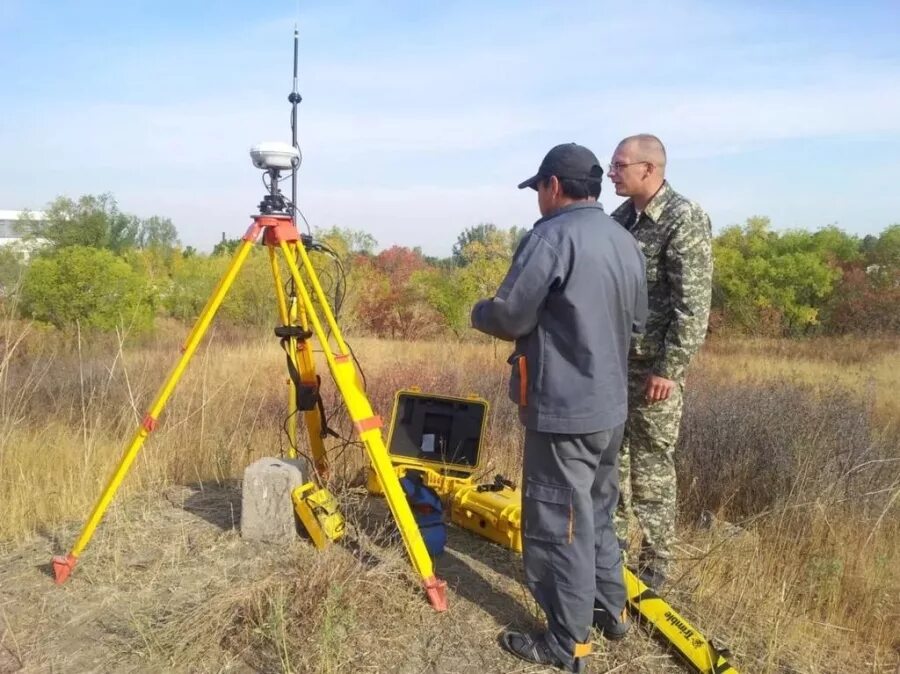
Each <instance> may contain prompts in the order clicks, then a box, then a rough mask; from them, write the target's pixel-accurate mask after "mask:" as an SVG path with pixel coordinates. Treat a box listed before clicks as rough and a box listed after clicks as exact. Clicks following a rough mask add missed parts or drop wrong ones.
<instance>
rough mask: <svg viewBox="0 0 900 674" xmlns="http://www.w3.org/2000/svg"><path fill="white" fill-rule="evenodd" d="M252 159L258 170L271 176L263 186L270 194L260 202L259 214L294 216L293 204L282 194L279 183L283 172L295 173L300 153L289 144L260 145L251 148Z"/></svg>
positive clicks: (264, 180)
mask: <svg viewBox="0 0 900 674" xmlns="http://www.w3.org/2000/svg"><path fill="white" fill-rule="evenodd" d="M250 159H252V160H253V165H254V166H255V167H256V168H258V169H263V170H264V171H265V172H266V174H267V175H268V176H269V181H268V183H266V179H265V176H264V177H263V184H265V185H266V187H267V188H268V189H269V193H268V194H267V195H266V196H264V197H263V200H262V201H261V202H259V212H260V213H262V214H263V215H272V214H275V213H279V214H285V215H293V204H292V203H291V202H290V201H288V200H287V199H286V198H285V197H284V195H283V194H282V193H281V189H280V188H279V187H278V183H279V181H280V180H281V172H282V171H295V170H296V168H297V166H298V165H299V164H300V151H299V150H298V149H297V148H296V147H294V146H293V145H288V144H287V143H259V144H258V145H254V146H253V147H252V148H250Z"/></svg>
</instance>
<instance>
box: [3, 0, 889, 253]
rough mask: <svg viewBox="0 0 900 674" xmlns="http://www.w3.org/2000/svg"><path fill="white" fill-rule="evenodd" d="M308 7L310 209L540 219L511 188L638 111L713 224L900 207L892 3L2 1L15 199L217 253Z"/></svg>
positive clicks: (6, 170)
mask: <svg viewBox="0 0 900 674" xmlns="http://www.w3.org/2000/svg"><path fill="white" fill-rule="evenodd" d="M295 22H298V24H299V28H300V32H301V45H300V87H299V88H300V93H301V94H302V96H303V99H304V100H303V103H301V105H300V109H299V122H300V128H299V131H300V141H301V146H302V149H303V152H304V162H303V165H302V167H301V173H300V194H299V197H300V198H299V201H300V206H301V208H302V210H303V211H304V213H305V214H306V216H307V217H308V219H309V220H310V221H311V223H312V224H313V226H314V227H316V226H317V227H329V226H331V225H340V226H343V227H350V228H353V229H362V230H366V231H369V232H370V233H372V234H373V235H374V236H375V238H376V239H377V240H378V242H379V244H380V246H382V247H386V246H389V245H392V244H401V245H408V246H421V247H422V248H423V249H424V250H425V252H427V253H431V254H435V255H446V254H448V253H449V251H450V247H451V245H452V243H453V241H454V240H455V239H456V236H457V234H458V233H459V232H460V231H461V230H462V229H463V228H465V227H467V226H470V225H475V224H477V223H479V222H486V221H487V222H494V223H496V224H498V225H500V226H503V227H508V226H512V225H519V226H528V225H530V223H531V222H533V221H534V220H535V219H536V217H537V205H536V199H535V196H534V193H533V192H531V191H530V190H524V191H521V192H520V191H518V190H516V188H515V185H516V184H517V183H518V182H519V181H520V180H522V179H524V178H525V177H527V176H529V175H531V174H532V173H533V172H534V170H535V169H536V167H537V165H538V163H539V162H540V159H541V158H542V156H543V155H544V153H545V152H546V150H547V149H549V148H550V147H551V146H553V145H555V144H556V143H559V142H568V141H576V142H579V143H582V144H584V145H587V146H588V147H590V148H592V149H593V150H594V151H595V152H596V154H597V155H598V157H600V159H601V161H602V162H603V163H604V164H606V163H607V162H608V160H609V157H610V155H611V154H612V151H613V149H614V148H615V145H616V143H617V141H618V140H619V139H620V138H622V137H623V136H626V135H629V134H632V133H638V132H651V133H656V134H657V135H659V136H660V137H661V138H662V140H663V141H664V142H665V143H666V145H667V148H668V150H669V171H668V177H669V179H670V181H671V182H672V184H673V185H674V187H675V188H676V189H678V190H679V191H681V192H683V193H684V194H686V195H688V196H690V197H691V198H694V199H696V200H697V201H698V202H700V203H701V205H703V206H704V207H705V208H706V209H707V211H709V213H710V215H711V217H712V220H713V224H714V227H715V228H716V229H721V228H722V227H725V226H727V225H731V224H735V223H739V222H743V221H744V220H745V219H746V218H747V217H749V216H751V215H768V216H770V217H771V218H772V221H773V224H774V226H775V227H776V228H779V229H785V228H789V227H805V228H811V229H814V228H818V227H821V226H823V225H827V224H832V223H836V224H837V225H838V226H840V227H842V228H843V229H845V230H847V231H850V232H853V233H857V234H867V233H878V232H879V231H881V230H882V229H884V227H886V226H887V225H889V224H891V223H893V222H900V188H898V185H897V177H898V176H900V3H897V2H893V1H891V2H889V1H884V2H861V3H858V4H857V5H855V6H853V7H851V6H850V4H849V3H843V2H830V1H827V0H820V1H817V2H811V1H810V2H807V1H805V0H803V1H797V2H790V3H785V2H774V1H772V2H770V1H757V2H734V1H731V2H729V1H724V0H719V1H718V2H716V1H704V0H689V1H686V2H680V1H677V0H671V1H669V2H665V1H663V0H650V1H648V2H643V3H624V2H619V3H610V2H601V1H594V2H579V1H578V0H570V1H569V2H566V3H549V2H541V3H537V2H535V3H528V2H499V1H497V2H491V3H487V2H483V1H482V2H474V1H473V2H468V1H465V2H442V3H423V2H413V1H409V2H388V1H386V0H385V1H382V2H375V1H369V0H347V1H346V2H309V1H305V2H299V3H298V2H296V0H290V1H284V2H279V1H276V0H272V1H270V2H267V3H250V2H227V1H221V2H208V1H207V2H186V1H182V2H169V1H167V0H154V1H153V2H149V1H146V2H145V1H134V2H127V1H124V0H123V2H120V3H107V2H103V3H101V2H95V1H93V0H86V1H82V2H49V1H45V2H40V3H38V2H28V1H27V0H0V148H2V154H3V157H4V161H3V162H2V163H0V208H6V209H17V208H32V209H39V208H41V207H42V206H44V205H46V203H47V202H48V201H50V200H51V199H53V198H54V197H55V196H58V195H61V194H64V195H69V196H77V195H80V194H86V193H100V192H112V193H113V194H114V195H115V196H116V198H117V199H118V201H119V204H120V207H121V208H122V209H123V210H125V211H128V212H133V213H136V214H138V215H141V216H149V215H153V214H158V215H163V216H168V217H171V218H172V220H173V221H174V222H175V224H176V226H177V227H178V230H179V233H180V235H181V239H182V241H183V242H184V243H185V244H189V245H193V246H195V247H198V248H200V249H205V250H208V249H210V248H211V247H212V245H213V244H214V243H215V242H216V241H217V240H218V239H219V237H220V236H221V233H222V232H226V234H227V235H228V236H237V235H239V234H241V233H242V232H243V231H244V230H245V228H246V225H247V222H248V215H249V214H250V213H252V212H254V211H255V208H256V204H257V203H258V202H259V200H260V198H261V196H262V194H263V192H262V187H261V184H260V175H259V172H258V171H257V170H256V169H254V168H253V167H252V165H251V163H250V160H249V156H248V150H249V147H250V146H251V145H253V144H254V143H256V142H259V141H263V140H289V139H290V127H289V113H290V106H289V104H288V103H287V100H286V97H287V94H288V93H289V91H290V88H291V55H292V31H293V26H294V23H295ZM601 201H602V202H603V203H604V205H605V206H606V208H607V209H608V210H611V209H612V208H613V207H615V206H616V205H617V204H618V203H619V199H618V198H617V197H616V196H615V194H614V192H613V190H612V189H611V186H610V185H609V183H606V185H605V187H604V192H603V194H602V195H601Z"/></svg>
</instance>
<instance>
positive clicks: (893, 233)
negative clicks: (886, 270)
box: [872, 223, 900, 267]
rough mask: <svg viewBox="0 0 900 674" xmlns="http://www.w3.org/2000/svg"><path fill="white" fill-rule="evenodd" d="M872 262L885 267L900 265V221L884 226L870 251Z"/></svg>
mask: <svg viewBox="0 0 900 674" xmlns="http://www.w3.org/2000/svg"><path fill="white" fill-rule="evenodd" d="M872 262H874V263H875V264H879V265H883V266H887V267H900V223H898V224H894V225H891V226H890V227H888V228H886V229H885V230H884V231H883V232H882V233H881V235H880V236H879V237H878V241H877V242H876V243H875V246H874V250H873V251H872Z"/></svg>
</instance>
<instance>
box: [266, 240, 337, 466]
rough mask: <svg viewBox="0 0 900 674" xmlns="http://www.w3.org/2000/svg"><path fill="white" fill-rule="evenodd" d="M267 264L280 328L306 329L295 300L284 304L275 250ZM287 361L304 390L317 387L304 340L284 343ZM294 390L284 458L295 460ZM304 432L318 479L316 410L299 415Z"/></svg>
mask: <svg viewBox="0 0 900 674" xmlns="http://www.w3.org/2000/svg"><path fill="white" fill-rule="evenodd" d="M268 250H269V264H270V265H271V267H272V279H273V280H274V282H275V294H276V296H277V298H278V315H279V317H280V318H281V323H282V325H298V323H299V325H300V327H301V328H303V329H304V330H308V329H309V325H308V323H307V320H306V314H305V312H302V310H301V312H300V315H299V316H298V306H297V299H296V297H291V298H290V301H289V300H288V297H287V295H286V294H285V292H284V283H283V282H282V277H281V269H280V268H279V266H278V257H277V256H276V254H275V249H274V247H272V246H269V248H268ZM288 358H290V359H291V362H292V363H293V365H294V367H295V368H296V369H297V371H298V372H299V373H300V380H301V381H302V382H303V384H305V385H307V386H316V387H318V384H319V382H318V379H317V378H316V368H315V364H314V362H313V357H312V352H311V350H310V348H309V343H308V342H307V341H306V340H302V341H298V340H297V338H295V337H291V338H290V339H289V341H288ZM296 413H297V390H296V388H295V387H294V386H293V382H291V388H290V392H289V394H288V415H289V416H288V439H289V441H290V447H289V448H288V456H289V457H290V458H292V459H293V458H295V457H296V456H297V414H296ZM303 417H304V421H305V422H306V428H307V431H308V433H309V445H310V448H311V449H312V460H313V463H314V464H315V469H316V471H317V472H318V473H319V474H320V475H325V474H327V472H328V462H327V460H326V457H325V443H324V442H323V441H322V420H321V419H320V417H319V414H318V411H317V410H316V409H312V410H305V411H304V412H303Z"/></svg>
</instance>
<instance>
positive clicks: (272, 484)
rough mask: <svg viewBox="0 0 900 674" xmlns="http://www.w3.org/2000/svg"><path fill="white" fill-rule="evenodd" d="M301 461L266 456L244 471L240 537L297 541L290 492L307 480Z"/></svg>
mask: <svg viewBox="0 0 900 674" xmlns="http://www.w3.org/2000/svg"><path fill="white" fill-rule="evenodd" d="M308 475H309V470H308V467H307V464H306V462H305V461H304V460H302V459H291V460H287V459H276V458H271V457H266V458H262V459H259V460H258V461H254V462H253V463H251V464H250V465H249V466H247V468H246V469H245V470H244V483H243V492H242V495H241V536H242V537H243V538H245V539H247V540H251V541H262V542H265V543H278V544H282V545H286V544H289V543H291V542H293V541H295V540H296V539H297V523H296V518H295V516H294V506H293V503H292V502H291V492H292V491H294V489H296V488H297V487H299V486H300V485H301V484H303V482H304V481H305V480H306V479H308V478H307V477H306V476H308Z"/></svg>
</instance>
